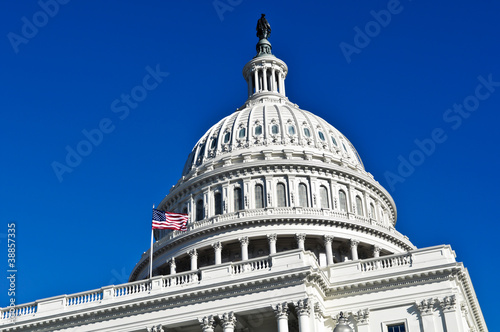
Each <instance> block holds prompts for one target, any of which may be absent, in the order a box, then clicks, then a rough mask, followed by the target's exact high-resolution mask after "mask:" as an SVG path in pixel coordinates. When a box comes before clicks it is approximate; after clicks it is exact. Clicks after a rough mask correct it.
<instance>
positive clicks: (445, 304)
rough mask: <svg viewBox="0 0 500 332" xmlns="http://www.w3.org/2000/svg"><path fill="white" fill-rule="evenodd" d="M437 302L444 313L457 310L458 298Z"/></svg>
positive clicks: (452, 297)
mask: <svg viewBox="0 0 500 332" xmlns="http://www.w3.org/2000/svg"><path fill="white" fill-rule="evenodd" d="M436 302H438V303H439V305H440V306H441V309H443V311H445V312H446V311H455V310H457V306H456V304H457V298H456V296H455V295H450V296H446V297H444V298H443V299H441V300H439V299H437V300H436Z"/></svg>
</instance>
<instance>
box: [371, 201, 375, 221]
mask: <svg viewBox="0 0 500 332" xmlns="http://www.w3.org/2000/svg"><path fill="white" fill-rule="evenodd" d="M370 217H371V218H372V219H375V217H376V215H375V206H374V205H373V203H370Z"/></svg>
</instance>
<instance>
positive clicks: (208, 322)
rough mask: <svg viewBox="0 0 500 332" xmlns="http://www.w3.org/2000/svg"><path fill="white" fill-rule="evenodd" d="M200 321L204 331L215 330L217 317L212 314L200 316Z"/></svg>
mask: <svg viewBox="0 0 500 332" xmlns="http://www.w3.org/2000/svg"><path fill="white" fill-rule="evenodd" d="M198 321H199V322H200V325H201V329H202V331H203V332H210V331H213V330H214V326H215V319H214V317H213V316H212V315H210V316H205V317H203V318H198Z"/></svg>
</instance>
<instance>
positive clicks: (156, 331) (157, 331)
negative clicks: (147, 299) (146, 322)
mask: <svg viewBox="0 0 500 332" xmlns="http://www.w3.org/2000/svg"><path fill="white" fill-rule="evenodd" d="M146 330H147V331H148V332H165V330H163V327H162V326H161V324H160V325H153V326H151V327H146Z"/></svg>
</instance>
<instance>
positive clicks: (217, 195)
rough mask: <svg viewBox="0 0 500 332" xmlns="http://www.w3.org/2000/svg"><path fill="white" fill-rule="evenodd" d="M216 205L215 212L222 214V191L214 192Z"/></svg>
mask: <svg viewBox="0 0 500 332" xmlns="http://www.w3.org/2000/svg"><path fill="white" fill-rule="evenodd" d="M214 205H215V206H214V207H215V209H214V214H215V215H217V214H222V194H221V193H220V192H216V193H215V194H214Z"/></svg>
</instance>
